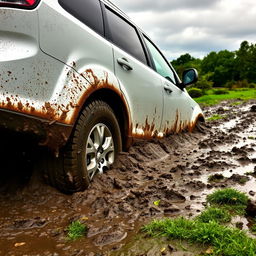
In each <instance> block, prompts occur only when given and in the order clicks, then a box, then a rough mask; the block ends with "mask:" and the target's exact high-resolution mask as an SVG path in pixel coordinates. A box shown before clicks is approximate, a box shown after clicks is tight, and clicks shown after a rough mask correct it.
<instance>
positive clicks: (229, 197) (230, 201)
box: [206, 188, 249, 215]
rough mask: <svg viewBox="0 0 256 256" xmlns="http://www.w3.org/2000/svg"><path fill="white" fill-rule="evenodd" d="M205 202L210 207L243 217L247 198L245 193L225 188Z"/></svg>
mask: <svg viewBox="0 0 256 256" xmlns="http://www.w3.org/2000/svg"><path fill="white" fill-rule="evenodd" d="M206 200H207V202H208V203H209V204H210V205H211V206H216V207H222V208H225V209H226V210H228V211H231V212H232V213H233V214H238V215H243V214H244V212H245V209H246V207H247V203H248V200H249V198H248V196H247V195H246V194H245V193H242V192H239V191H237V190H235V189H232V188H226V189H221V190H217V191H215V192H213V193H212V194H210V195H208V196H207V198H206Z"/></svg>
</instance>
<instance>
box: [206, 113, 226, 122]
mask: <svg viewBox="0 0 256 256" xmlns="http://www.w3.org/2000/svg"><path fill="white" fill-rule="evenodd" d="M225 117H226V116H223V115H218V114H216V115H213V116H211V117H209V118H207V121H215V120H219V119H223V118H225Z"/></svg>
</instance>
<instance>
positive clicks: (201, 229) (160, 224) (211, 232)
mask: <svg viewBox="0 0 256 256" xmlns="http://www.w3.org/2000/svg"><path fill="white" fill-rule="evenodd" d="M142 231H144V232H146V233H147V234H148V235H150V236H154V237H157V236H164V237H167V238H169V239H181V240H187V241H189V242H192V243H199V244H203V245H208V246H211V248H212V249H211V253H210V254H211V255H216V256H217V255H221V256H238V255H239V256H255V255H256V240H255V239H252V238H250V237H248V236H247V235H246V233H245V232H244V231H241V230H239V229H236V228H229V227H225V226H223V225H220V224H218V223H217V222H215V221H210V222H208V223H203V222H201V221H198V220H187V219H185V218H177V219H164V220H154V221H153V222H151V223H150V224H148V225H146V226H144V227H143V229H142Z"/></svg>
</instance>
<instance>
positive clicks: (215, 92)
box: [213, 89, 228, 95]
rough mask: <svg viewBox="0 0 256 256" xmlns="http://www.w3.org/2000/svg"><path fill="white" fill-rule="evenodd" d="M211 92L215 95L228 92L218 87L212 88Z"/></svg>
mask: <svg viewBox="0 0 256 256" xmlns="http://www.w3.org/2000/svg"><path fill="white" fill-rule="evenodd" d="M213 93H214V94H215V95H222V94H228V91H226V90H221V89H219V90H214V91H213Z"/></svg>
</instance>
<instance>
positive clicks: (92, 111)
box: [47, 100, 122, 193]
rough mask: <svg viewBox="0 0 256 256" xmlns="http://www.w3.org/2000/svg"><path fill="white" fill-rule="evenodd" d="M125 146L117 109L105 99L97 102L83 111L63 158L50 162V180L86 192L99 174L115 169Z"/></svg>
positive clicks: (72, 189) (52, 182) (60, 185)
mask: <svg viewBox="0 0 256 256" xmlns="http://www.w3.org/2000/svg"><path fill="white" fill-rule="evenodd" d="M121 148H122V141H121V132H120V128H119V125H118V121H117V119H116V117H115V114H114V112H113V110H112V109H111V108H110V106H109V105H108V104H107V103H105V102H103V101H100V100H97V101H93V102H91V103H90V104H89V105H87V106H86V107H85V109H84V110H83V112H82V113H81V115H80V117H79V120H78V122H77V124H76V127H75V130H74V133H73V135H72V136H71V138H70V140H69V142H68V144H67V146H66V147H65V148H64V149H63V150H62V151H61V152H60V157H59V158H55V159H54V157H52V159H51V160H50V161H49V162H48V172H47V173H48V175H47V176H48V180H49V181H50V183H51V185H53V186H55V187H57V188H58V189H59V190H61V191H63V192H66V193H72V192H76V191H82V190H84V189H86V188H87V187H88V185H89V183H90V181H91V180H92V179H93V178H94V177H95V175H96V174H98V173H100V174H102V173H103V172H104V171H105V170H107V169H109V168H111V165H112V164H113V163H114V161H115V159H116V157H117V154H118V153H119V152H120V151H121Z"/></svg>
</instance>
